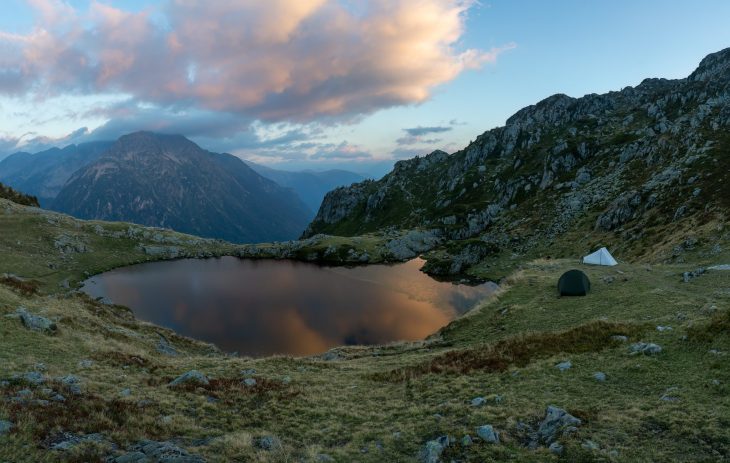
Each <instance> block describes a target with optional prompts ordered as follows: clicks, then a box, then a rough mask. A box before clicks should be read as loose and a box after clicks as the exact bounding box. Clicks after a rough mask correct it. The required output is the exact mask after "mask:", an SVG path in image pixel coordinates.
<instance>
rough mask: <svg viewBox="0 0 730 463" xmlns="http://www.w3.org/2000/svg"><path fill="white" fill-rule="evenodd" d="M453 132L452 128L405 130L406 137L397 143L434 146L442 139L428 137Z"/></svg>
mask: <svg viewBox="0 0 730 463" xmlns="http://www.w3.org/2000/svg"><path fill="white" fill-rule="evenodd" d="M450 130H452V127H448V126H444V127H440V126H439V127H421V126H419V127H412V128H409V129H403V131H404V132H405V133H406V136H404V137H400V138H398V139H397V140H396V141H395V142H396V143H397V144H398V145H416V144H418V143H425V144H430V145H433V144H435V143H439V142H441V141H442V139H441V138H425V136H426V135H429V134H434V133H443V132H448V131H450Z"/></svg>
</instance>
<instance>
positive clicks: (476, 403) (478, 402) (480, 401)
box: [471, 397, 487, 407]
mask: <svg viewBox="0 0 730 463" xmlns="http://www.w3.org/2000/svg"><path fill="white" fill-rule="evenodd" d="M486 403H487V399H485V398H484V397H474V398H473V399H471V405H472V407H481V406H482V405H486Z"/></svg>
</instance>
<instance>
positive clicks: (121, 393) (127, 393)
mask: <svg viewBox="0 0 730 463" xmlns="http://www.w3.org/2000/svg"><path fill="white" fill-rule="evenodd" d="M130 395H132V390H131V389H129V388H127V389H122V390H121V391H119V396H120V397H129V396H130Z"/></svg>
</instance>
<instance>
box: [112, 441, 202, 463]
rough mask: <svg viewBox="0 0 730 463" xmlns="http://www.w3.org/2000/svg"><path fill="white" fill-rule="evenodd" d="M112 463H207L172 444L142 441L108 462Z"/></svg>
mask: <svg viewBox="0 0 730 463" xmlns="http://www.w3.org/2000/svg"><path fill="white" fill-rule="evenodd" d="M108 461H109V462H110V463H153V462H154V463H205V460H204V459H203V458H201V457H200V456H198V455H193V454H190V453H188V452H187V451H186V450H185V449H182V448H180V447H178V446H177V445H175V444H173V443H172V442H156V441H148V440H145V441H140V442H139V443H138V444H137V445H135V446H133V447H131V448H130V449H129V450H128V452H127V453H125V454H124V455H121V456H118V457H116V458H114V459H111V460H108Z"/></svg>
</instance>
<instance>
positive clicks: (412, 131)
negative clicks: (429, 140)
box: [403, 126, 452, 137]
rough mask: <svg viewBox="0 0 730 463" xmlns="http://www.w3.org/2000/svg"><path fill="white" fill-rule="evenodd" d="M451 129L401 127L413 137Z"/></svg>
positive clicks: (450, 128)
mask: <svg viewBox="0 0 730 463" xmlns="http://www.w3.org/2000/svg"><path fill="white" fill-rule="evenodd" d="M449 130H452V127H420V126H419V127H413V128H410V129H403V131H404V132H405V133H407V134H408V135H411V136H413V137H419V136H421V135H427V134H429V133H441V132H448V131H449Z"/></svg>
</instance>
